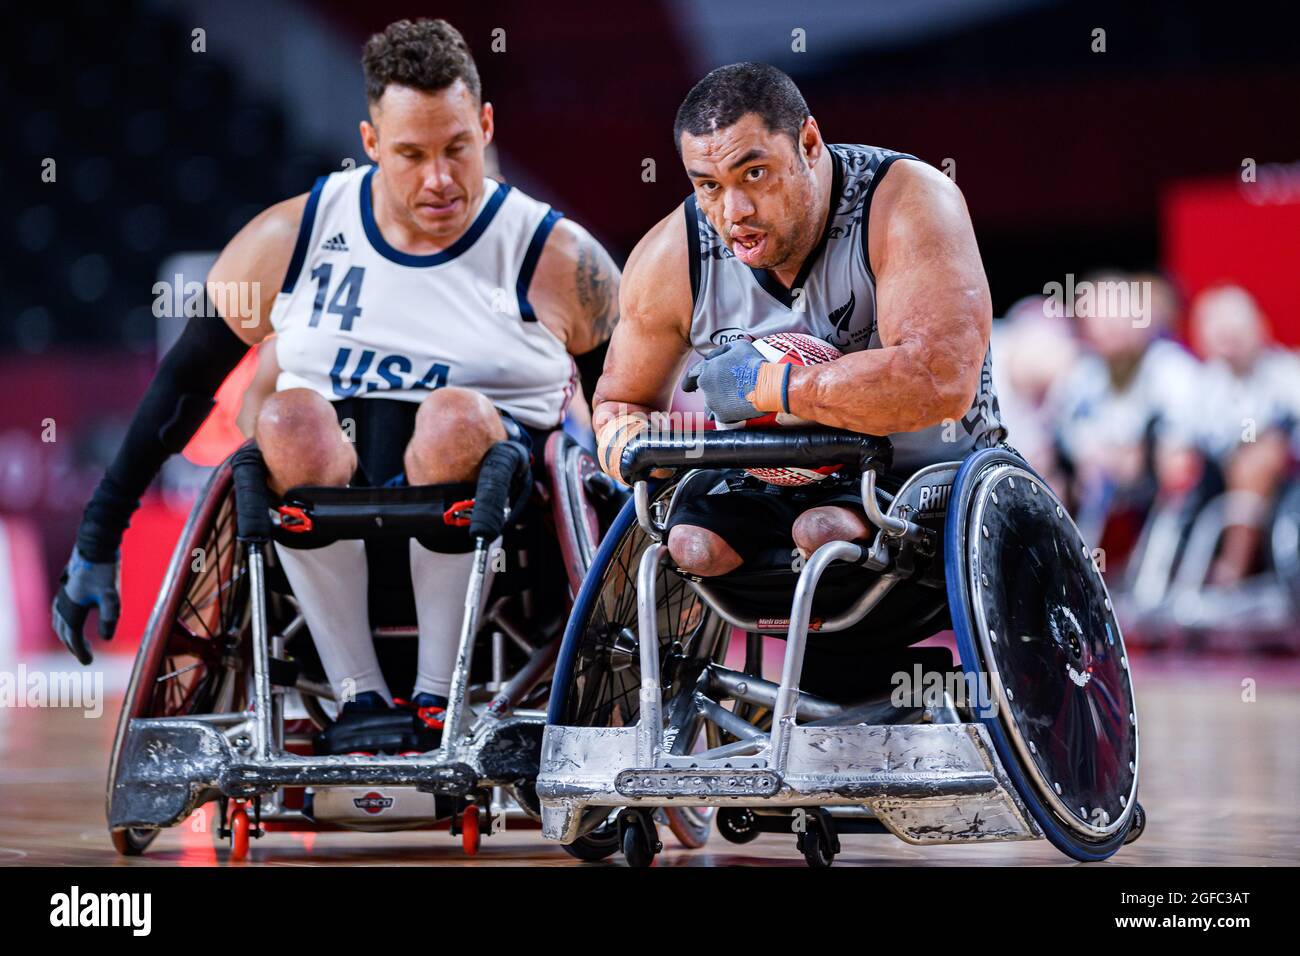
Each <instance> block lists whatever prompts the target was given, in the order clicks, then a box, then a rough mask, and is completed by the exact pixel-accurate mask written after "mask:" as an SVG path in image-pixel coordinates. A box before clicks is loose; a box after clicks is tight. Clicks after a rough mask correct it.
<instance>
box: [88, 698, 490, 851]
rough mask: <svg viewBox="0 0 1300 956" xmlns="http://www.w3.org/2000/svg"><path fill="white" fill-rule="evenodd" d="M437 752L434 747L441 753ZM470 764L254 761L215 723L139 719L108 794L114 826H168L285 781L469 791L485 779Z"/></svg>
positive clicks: (394, 759) (286, 758)
mask: <svg viewBox="0 0 1300 956" xmlns="http://www.w3.org/2000/svg"><path fill="white" fill-rule="evenodd" d="M435 753H436V751H435ZM479 782H480V780H479V775H478V774H477V773H476V771H475V770H474V769H473V768H472V767H470V766H469V765H468V764H465V763H460V762H445V763H438V762H434V761H432V760H430V759H429V758H428V756H427V755H426V756H420V757H360V758H358V757H333V756H328V757H298V756H295V755H292V754H282V755H277V756H273V757H270V758H267V759H265V760H259V759H256V758H254V757H252V756H250V755H248V754H245V753H243V752H241V751H239V750H237V749H236V748H235V747H234V746H232V744H231V741H230V739H229V738H228V737H227V736H226V734H225V733H223V732H222V731H221V729H220V728H218V727H217V726H216V725H215V724H213V723H209V722H205V721H201V720H189V719H183V718H158V719H138V720H133V721H131V724H130V726H129V727H128V728H127V740H126V744H125V746H124V747H123V749H122V755H121V758H120V763H119V765H118V767H117V773H116V776H115V779H114V785H113V791H112V793H110V794H109V811H108V817H109V826H110V827H112V828H114V829H119V828H122V827H166V826H173V825H174V824H176V823H179V822H180V821H181V820H183V819H185V817H187V816H189V815H190V814H191V813H193V812H194V810H195V809H196V808H197V807H198V806H200V805H201V804H203V803H206V802H207V801H208V800H211V799H213V798H214V797H217V796H219V795H223V794H224V795H225V796H228V797H241V798H250V797H254V796H257V795H259V794H268V793H272V792H274V791H276V790H278V789H280V788H282V787H346V786H359V787H364V786H409V787H415V788H416V789H417V790H421V791H424V792H426V793H437V794H443V795H448V796H464V795H466V794H468V793H470V792H472V791H473V790H474V789H475V788H476V787H478V785H479Z"/></svg>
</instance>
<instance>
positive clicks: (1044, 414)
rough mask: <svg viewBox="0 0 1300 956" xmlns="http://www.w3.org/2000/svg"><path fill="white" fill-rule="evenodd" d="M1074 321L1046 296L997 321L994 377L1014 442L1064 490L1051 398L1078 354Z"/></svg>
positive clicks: (1015, 307) (1015, 308)
mask: <svg viewBox="0 0 1300 956" xmlns="http://www.w3.org/2000/svg"><path fill="white" fill-rule="evenodd" d="M1078 353H1079V347H1078V343H1077V342H1076V341H1075V338H1074V334H1073V332H1072V330H1071V329H1070V325H1069V322H1068V321H1067V320H1066V319H1065V318H1062V317H1054V316H1051V315H1049V314H1048V310H1047V308H1046V301H1045V299H1044V298H1043V297H1042V296H1026V297H1025V298H1023V299H1021V300H1020V301H1018V302H1016V303H1015V304H1014V305H1013V306H1012V307H1011V308H1010V309H1009V310H1008V311H1007V315H1006V318H1004V319H1002V321H1000V322H995V323H994V324H993V379H994V385H995V387H996V388H997V392H998V405H999V407H1000V409H1001V413H1002V420H1003V421H1004V422H1006V423H1007V429H1008V432H1009V433H1010V440H1011V443H1012V445H1014V446H1015V448H1016V450H1017V451H1018V452H1020V453H1021V454H1022V455H1024V456H1025V460H1026V461H1028V462H1029V463H1030V464H1031V465H1033V466H1034V469H1035V470H1036V471H1037V472H1038V473H1039V474H1040V475H1042V476H1043V477H1044V478H1045V479H1046V480H1047V483H1048V484H1050V485H1051V486H1052V487H1053V488H1055V489H1057V490H1058V492H1064V480H1063V476H1062V475H1061V472H1060V468H1059V464H1058V462H1057V457H1056V449H1055V428H1054V423H1053V421H1052V417H1051V410H1050V409H1049V408H1048V407H1047V397H1048V394H1049V393H1050V391H1051V388H1052V385H1053V384H1054V383H1055V382H1057V381H1058V380H1060V379H1061V378H1063V377H1064V376H1065V375H1066V374H1067V373H1068V371H1069V369H1070V367H1071V366H1072V365H1073V364H1074V363H1075V361H1076V360H1077V358H1078Z"/></svg>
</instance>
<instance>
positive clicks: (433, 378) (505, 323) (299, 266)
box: [271, 166, 574, 428]
mask: <svg viewBox="0 0 1300 956" xmlns="http://www.w3.org/2000/svg"><path fill="white" fill-rule="evenodd" d="M374 173H375V167H374V166H362V167H359V168H357V169H353V170H347V171H344V172H338V173H333V174H332V175H329V176H322V177H321V178H320V179H318V180H317V181H316V184H315V186H313V187H312V191H311V195H310V196H309V198H308V200H307V206H306V208H305V209H304V211H303V218H302V225H301V226H300V227H299V230H298V241H297V244H296V245H295V247H294V251H293V258H292V260H291V261H290V263H289V271H288V273H287V275H286V276H285V280H284V286H283V288H282V289H281V290H280V293H279V294H278V295H277V296H276V300H275V305H274V307H273V308H272V310H271V325H272V327H273V328H274V329H275V334H276V347H275V352H276V357H277V359H278V360H279V363H280V369H281V371H280V377H279V379H278V381H277V383H276V388H277V389H278V390H280V391H283V390H285V389H289V388H309V389H311V390H312V391H314V392H317V393H319V394H320V395H323V396H324V397H325V398H327V399H329V400H330V401H338V400H340V399H344V398H351V397H354V396H355V397H375V398H391V399H399V400H403V401H410V402H419V401H422V400H423V399H424V398H425V397H426V396H427V395H428V394H429V392H430V391H431V390H432V389H435V388H441V387H442V386H444V385H455V386H460V387H463V388H471V389H474V390H475V391H478V392H482V393H483V394H484V395H486V396H487V397H488V399H489V400H491V402H492V403H493V404H494V405H496V406H497V408H499V409H501V410H503V411H506V412H509V413H510V414H511V415H512V416H514V417H515V418H516V419H517V420H518V421H520V422H521V423H523V424H525V425H528V426H531V427H533V428H554V427H556V426H558V425H559V424H560V422H561V420H562V418H563V416H564V409H565V407H566V406H567V405H568V400H569V396H570V395H571V394H572V390H573V382H574V366H573V362H572V360H571V359H570V357H569V353H568V351H567V350H566V348H565V346H564V343H563V342H561V341H560V340H559V338H557V337H556V336H555V334H554V333H552V332H551V330H550V329H548V328H546V326H545V325H544V324H542V323H541V322H539V321H538V320H537V316H536V315H535V314H534V313H533V309H532V307H531V306H530V305H529V303H528V286H529V283H530V281H531V280H532V275H533V270H534V269H535V268H536V266H537V260H538V258H539V257H540V256H541V252H542V247H543V246H544V245H545V243H546V237H547V236H548V235H549V234H550V231H551V228H552V227H553V226H554V225H555V223H556V221H557V220H558V219H559V218H560V214H559V213H558V212H555V211H554V210H552V209H551V208H550V207H549V206H547V205H546V204H545V203H541V202H538V201H537V200H535V199H532V198H530V197H529V196H526V195H524V194H523V193H522V192H520V191H519V190H518V189H512V188H511V187H509V186H507V185H503V184H499V183H496V182H494V181H492V180H484V183H485V190H484V196H483V200H482V204H481V205H480V207H479V210H478V213H477V215H476V216H475V218H474V221H473V223H472V224H471V225H470V227H469V229H468V230H467V231H466V232H465V234H464V235H463V236H461V237H460V238H459V239H457V240H456V241H455V242H454V243H452V245H450V246H449V247H447V248H446V249H445V250H443V251H441V252H437V253H433V254H431V255H411V254H409V253H405V252H401V251H399V250H397V249H394V248H393V247H392V246H390V245H389V244H388V243H387V242H386V241H385V239H384V237H383V236H382V235H381V234H380V232H379V227H378V226H377V225H376V223H375V217H374V211H373V209H372V207H371V192H370V186H371V179H372V177H373V176H374Z"/></svg>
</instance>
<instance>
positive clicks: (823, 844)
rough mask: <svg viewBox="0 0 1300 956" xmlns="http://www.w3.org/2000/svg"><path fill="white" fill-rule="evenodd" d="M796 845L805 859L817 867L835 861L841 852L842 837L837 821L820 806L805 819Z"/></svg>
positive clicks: (810, 864) (822, 866)
mask: <svg viewBox="0 0 1300 956" xmlns="http://www.w3.org/2000/svg"><path fill="white" fill-rule="evenodd" d="M795 846H797V847H798V848H799V852H800V853H802V854H803V858H804V861H805V862H806V863H807V864H808V865H809V866H811V867H813V868H815V869H824V868H825V867H828V866H830V865H831V864H832V863H834V862H835V854H837V853H839V852H840V838H839V836H838V834H836V832H835V821H834V820H832V819H831V815H830V814H829V813H827V812H826V811H825V810H822V809H820V808H818V809H817V810H814V811H812V812H809V813H808V814H807V816H806V817H805V819H804V829H803V831H802V832H801V833H800V834H799V836H798V837H797V838H796V839H795Z"/></svg>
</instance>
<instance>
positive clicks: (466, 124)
mask: <svg viewBox="0 0 1300 956" xmlns="http://www.w3.org/2000/svg"><path fill="white" fill-rule="evenodd" d="M370 116H371V119H372V121H373V122H370V123H367V122H364V121H363V122H362V123H361V140H362V142H363V144H364V145H365V149H366V155H367V156H369V157H370V159H371V160H372V161H373V162H375V163H377V164H379V169H380V174H381V175H382V176H383V178H384V202H385V204H386V207H387V210H388V213H389V215H391V216H393V217H395V218H400V219H402V220H403V221H404V222H405V223H406V225H407V226H408V227H409V228H411V229H413V230H415V231H417V232H421V233H424V234H426V235H427V236H429V237H430V238H432V239H435V240H454V239H455V238H456V237H458V236H459V235H460V234H461V233H462V232H464V231H465V230H466V229H467V228H469V224H470V222H471V221H472V220H473V217H474V213H475V212H476V211H477V210H478V204H479V200H480V199H482V197H483V150H484V149H485V147H486V146H487V144H488V143H490V142H491V141H492V104H491V103H484V104H482V106H480V105H479V104H478V103H477V102H475V99H474V95H473V94H472V93H471V92H470V91H469V88H468V87H466V86H465V83H464V82H463V81H462V80H457V81H456V82H455V83H453V84H452V85H451V86H449V87H447V88H446V89H443V90H439V91H437V92H436V93H429V92H425V91H423V90H416V89H412V88H411V87H408V86H397V85H393V84H390V85H389V86H388V87H387V88H386V89H385V90H384V93H383V96H381V97H380V98H379V100H378V101H376V102H374V103H372V104H371V106H370Z"/></svg>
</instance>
